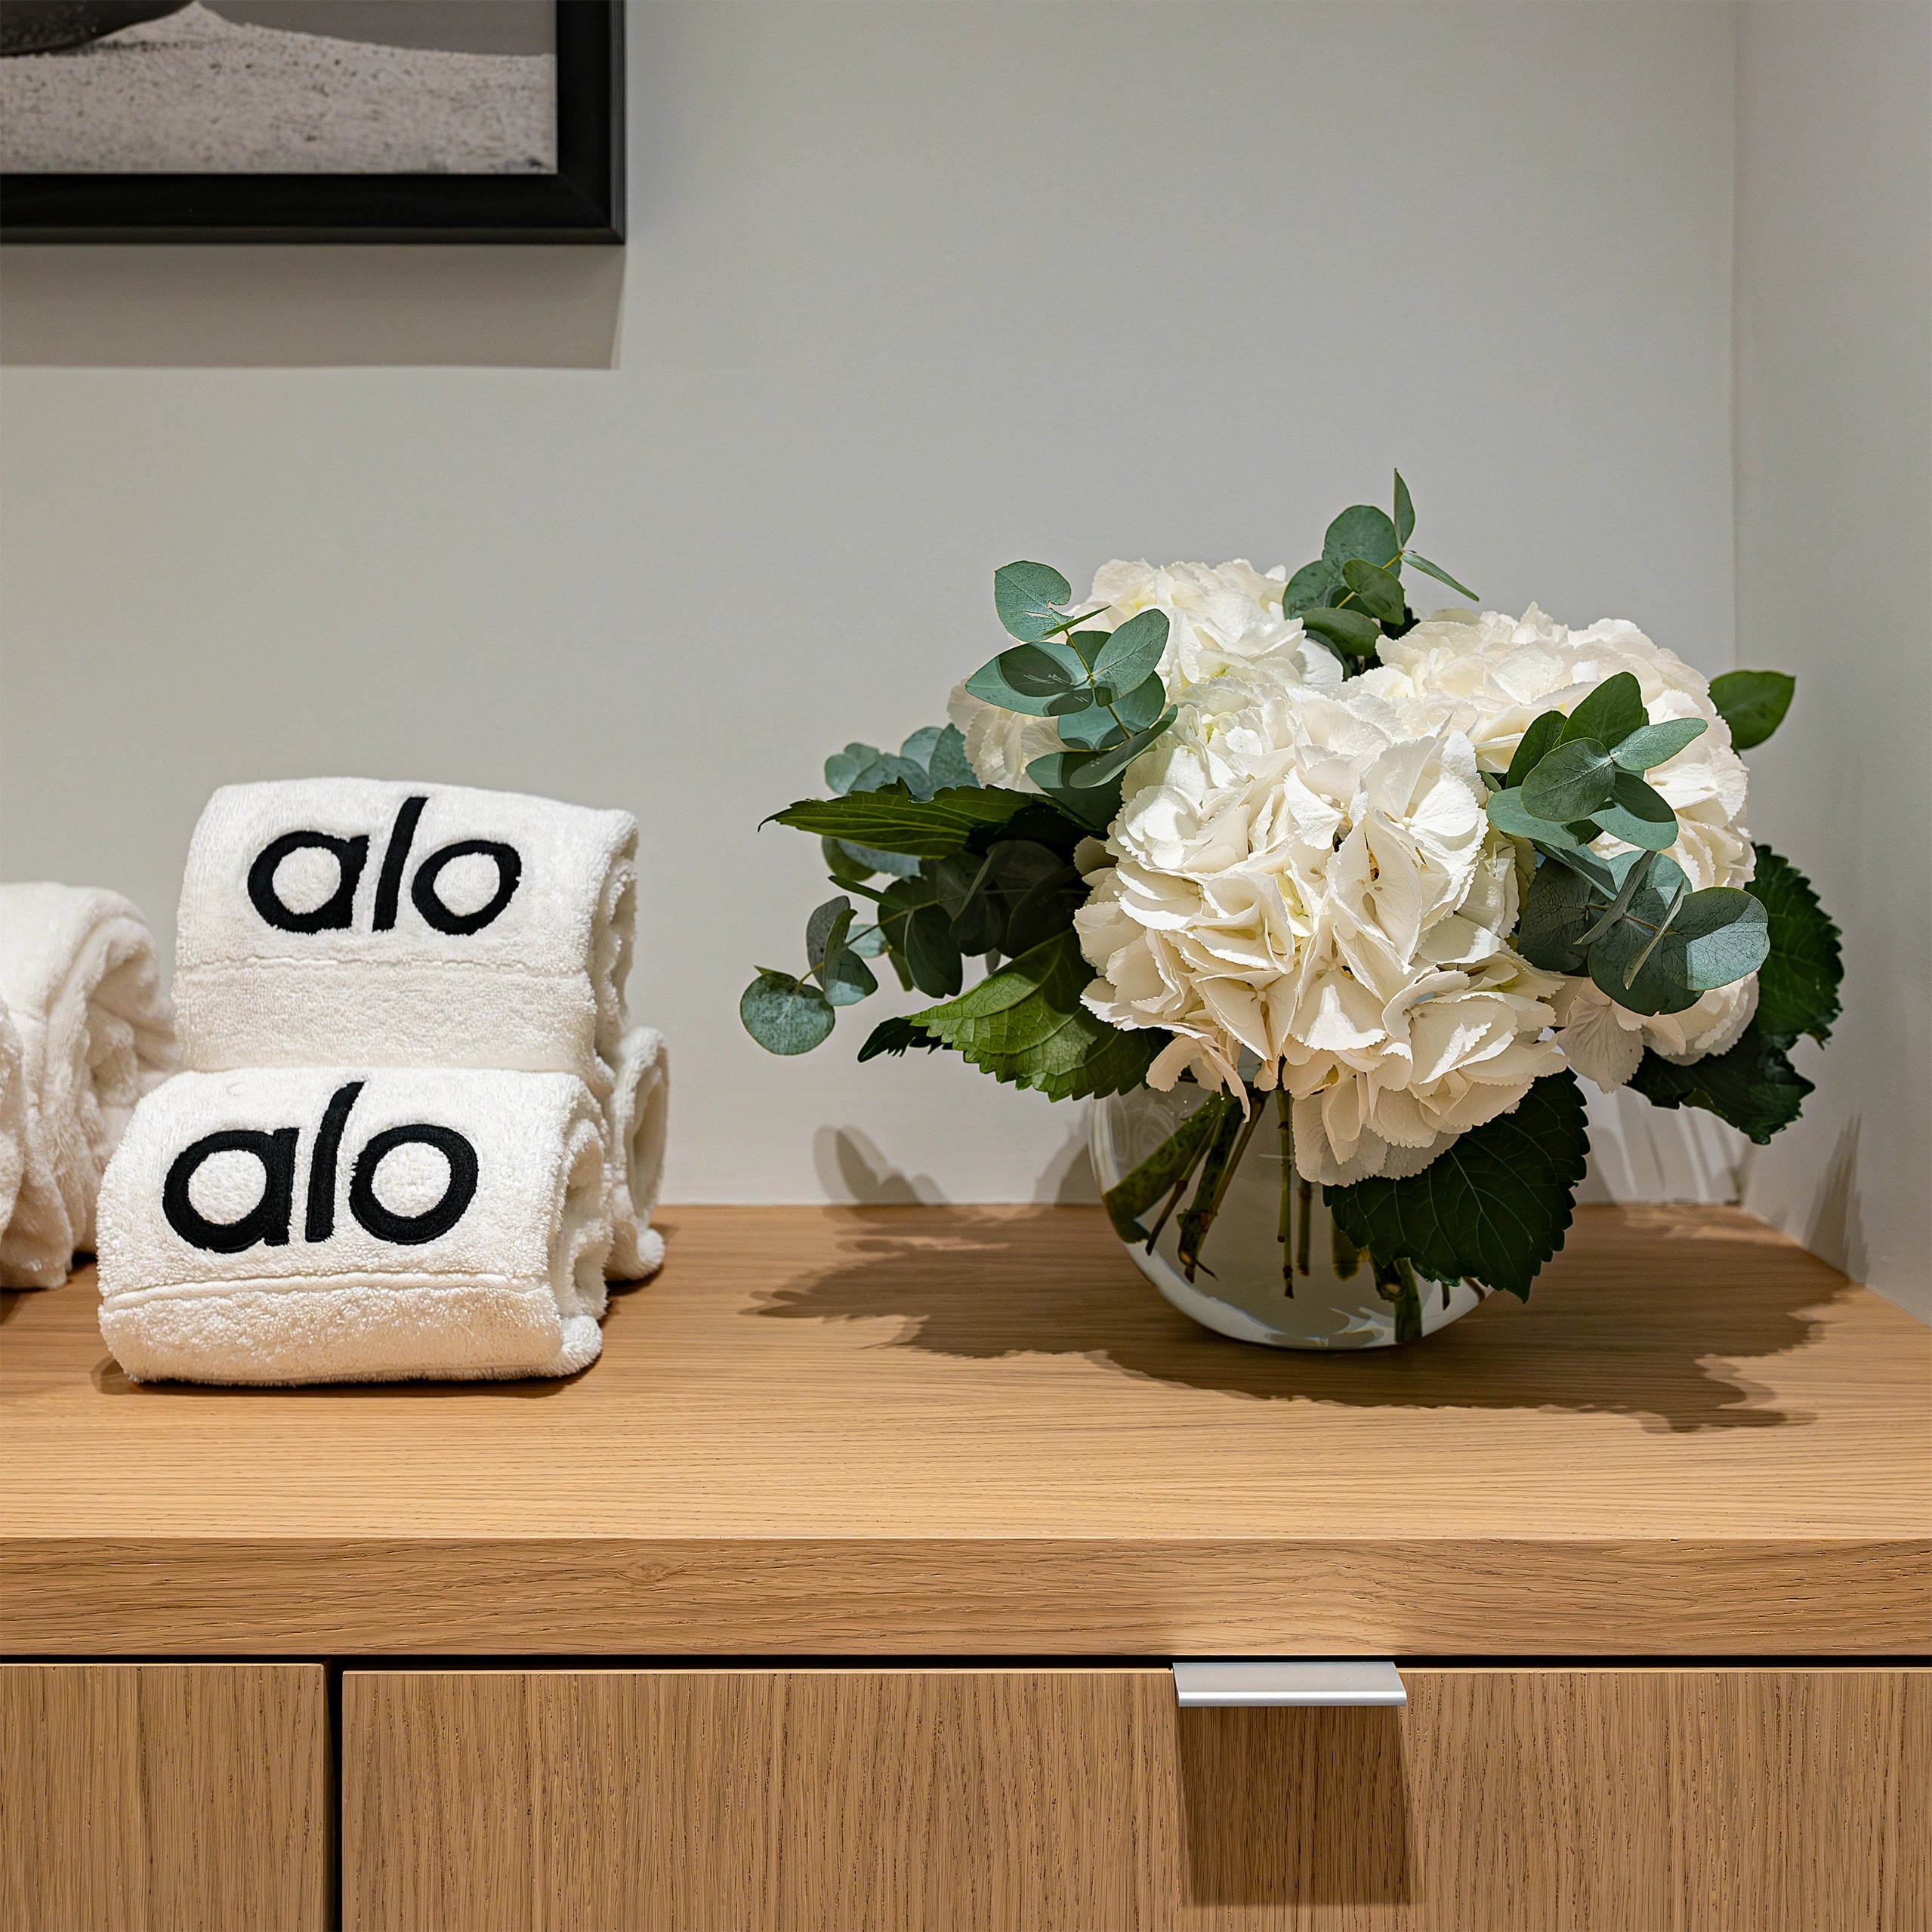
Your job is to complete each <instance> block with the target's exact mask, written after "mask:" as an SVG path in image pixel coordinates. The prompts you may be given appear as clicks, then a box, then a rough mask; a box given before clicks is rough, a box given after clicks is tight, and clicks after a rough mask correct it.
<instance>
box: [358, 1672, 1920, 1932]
mask: <svg viewBox="0 0 1932 1932" xmlns="http://www.w3.org/2000/svg"><path fill="white" fill-rule="evenodd" d="M1403 1676H1404V1679H1405V1681H1406V1684H1407V1687H1408V1690H1409V1700H1410V1701H1409V1707H1408V1708H1407V1709H1406V1710H1403V1711H1394V1710H1331V1711H1313V1710H1190V1711H1181V1710H1179V1709H1177V1707H1176V1704H1175V1700H1174V1689H1173V1684H1172V1680H1171V1677H1170V1675H1169V1674H1168V1672H1167V1671H1165V1669H1156V1668H1086V1669H1082V1668H1074V1669H1052V1668H1048V1669H1014V1670H998V1669H991V1670H980V1669H973V1670H950V1669H946V1668H916V1669H900V1670H891V1669H884V1670H882V1669H854V1670H838V1669H824V1670H784V1669H775V1670H702V1669H693V1670H603V1671H592V1670H561V1671H555V1670H527V1671H520V1670H506V1671H460V1670H457V1671H349V1672H347V1673H345V1674H344V1680H343V1911H344V1925H345V1927H347V1928H348V1932H403V1928H409V1929H410V1932H445V1929H446V1932H496V1928H502V1932H512V1928H514V1932H523V1928H526V1927H530V1928H542V1929H543V1932H575V1928H580V1927H597V1928H620V1927H621V1928H625V1932H754V1928H759V1929H761V1932H762V1929H763V1928H770V1932H820V1929H821V1928H822V1932H901V1929H902V1928H903V1932H942V1929H943V1928H954V1927H956V1928H959V1932H1002V1928H1008V1927H1013V1928H1018V1927H1026V1928H1028V1929H1029V1932H1034V1929H1035V1928H1038V1929H1039V1932H1048V1928H1066V1932H1136V1928H1143V1927H1144V1928H1165V1927H1187V1928H1190V1932H1193V1929H1196V1928H1198V1932H1208V1928H1221V1927H1228V1928H1233V1927H1240V1928H1242V1929H1243V1932H1261V1929H1262V1928H1275V1927H1282V1928H1287V1927H1296V1928H1301V1927H1323V1928H1330V1927H1332V1928H1341V1927H1356V1926H1361V1927H1370V1926H1372V1927H1377V1928H1379V1929H1380V1932H1396V1928H1401V1929H1402V1932H1424V1928H1427V1932H1438V1928H1440V1929H1441V1932H1449V1928H1455V1929H1456V1932H1461V1928H1468V1932H1505V1928H1516V1927H1521V1928H1523V1932H1558V1928H1566V1927H1591V1928H1605V1929H1606V1932H1609V1928H1616V1929H1617V1932H1622V1929H1623V1928H1628V1932H1665V1928H1674V1927H1681V1928H1685V1929H1686V1932H1704V1929H1705V1928H1730V1927H1736V1928H1738V1932H1782V1928H1789V1932H1833V1929H1834V1928H1837V1927H1859V1928H1866V1927H1870V1928H1887V1929H1888V1932H1889V1928H1894V1927H1896V1928H1898V1932H1922V1928H1923V1927H1925V1926H1926V1925H1927V1924H1932V1875H1928V1854H1927V1848H1926V1844H1925V1835H1924V1829H1923V1815H1922V1807H1923V1804H1924V1795H1925V1791H1926V1788H1927V1775H1928V1770H1932V1678H1928V1676H1927V1674H1926V1673H1924V1672H1921V1671H1867V1670H1858V1669H1829V1668H1828V1669H1819V1670H1804V1671H1774V1670H1538V1669H1530V1670H1504V1671H1495V1670H1476V1669H1467V1670H1465V1669H1426V1670H1424V1669H1418V1670H1411V1671H1405V1672H1404V1673H1403Z"/></svg>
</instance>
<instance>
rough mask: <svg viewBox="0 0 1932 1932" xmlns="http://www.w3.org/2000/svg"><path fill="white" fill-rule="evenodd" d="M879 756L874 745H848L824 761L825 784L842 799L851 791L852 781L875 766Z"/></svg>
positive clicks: (877, 749)
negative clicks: (871, 766)
mask: <svg viewBox="0 0 1932 1932" xmlns="http://www.w3.org/2000/svg"><path fill="white" fill-rule="evenodd" d="M880 757H881V753H880V751H879V748H878V746H877V745H860V744H858V743H856V742H855V743H853V744H850V745H847V746H846V748H844V751H842V752H833V753H832V756H831V757H830V758H828V759H826V761H825V782H826V784H828V785H830V786H831V787H832V789H833V791H835V792H837V793H838V794H839V795H840V796H841V798H842V797H843V796H844V795H845V794H846V793H847V792H850V790H851V789H852V781H853V779H855V778H856V777H857V776H859V774H860V773H861V772H862V771H863V770H865V769H866V767H867V766H868V765H870V764H877V763H878V761H879V758H880Z"/></svg>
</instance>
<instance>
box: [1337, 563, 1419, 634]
mask: <svg viewBox="0 0 1932 1932" xmlns="http://www.w3.org/2000/svg"><path fill="white" fill-rule="evenodd" d="M1341 574H1342V576H1343V578H1344V580H1345V581H1346V582H1347V585H1348V588H1349V589H1350V591H1353V593H1354V596H1355V601H1356V603H1358V604H1359V605H1360V606H1361V607H1362V608H1363V610H1366V612H1367V613H1369V616H1371V617H1375V618H1379V619H1381V621H1382V622H1384V624H1400V622H1402V613H1403V610H1405V609H1406V605H1405V604H1404V603H1403V595H1402V579H1400V577H1399V576H1396V575H1395V574H1394V573H1393V572H1391V571H1388V570H1384V569H1382V567H1381V566H1380V565H1379V564H1375V563H1364V562H1363V560H1362V559H1361V558H1360V557H1350V559H1349V560H1348V561H1347V563H1344V565H1343V566H1341Z"/></svg>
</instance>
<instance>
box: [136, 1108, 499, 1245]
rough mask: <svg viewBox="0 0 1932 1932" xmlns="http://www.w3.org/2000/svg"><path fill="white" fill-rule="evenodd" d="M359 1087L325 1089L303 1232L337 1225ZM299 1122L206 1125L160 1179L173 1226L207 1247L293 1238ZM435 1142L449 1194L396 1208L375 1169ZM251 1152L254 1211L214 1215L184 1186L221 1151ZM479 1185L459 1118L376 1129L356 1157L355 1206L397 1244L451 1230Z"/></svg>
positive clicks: (315, 1233) (319, 1234) (321, 1235)
mask: <svg viewBox="0 0 1932 1932" xmlns="http://www.w3.org/2000/svg"><path fill="white" fill-rule="evenodd" d="M361 1091H363V1082H361V1081H360V1080H351V1081H350V1082H348V1083H347V1085H345V1086H341V1087H338V1088H336V1090H335V1092H334V1093H332V1094H330V1095H329V1104H328V1106H326V1107H324V1108H323V1112H322V1119H321V1121H320V1122H319V1124H318V1125H317V1126H316V1134H315V1149H314V1151H313V1153H311V1154H310V1157H309V1184H308V1193H307V1201H306V1204H305V1205H306V1210H307V1211H306V1212H305V1213H304V1216H303V1221H302V1239H304V1241H326V1240H327V1239H329V1236H331V1235H332V1234H333V1233H335V1184H336V1169H337V1165H338V1159H339V1156H340V1155H341V1150H342V1132H343V1129H344V1128H346V1127H347V1125H348V1124H349V1110H350V1108H351V1107H353V1106H354V1105H355V1104H356V1095H357V1094H360V1093H361ZM300 1139H301V1129H300V1128H295V1127H277V1128H253V1127H227V1128H223V1129H222V1130H221V1132H219V1133H218V1134H204V1135H203V1136H202V1138H201V1139H200V1140H197V1141H196V1142H195V1143H193V1146H192V1147H184V1148H183V1149H182V1150H181V1153H178V1154H177V1155H176V1156H174V1162H173V1164H172V1165H171V1166H170V1167H169V1168H168V1177H167V1179H166V1180H165V1181H164V1182H163V1183H162V1188H161V1211H162V1213H163V1214H165V1215H166V1216H167V1218H168V1226H169V1227H171V1228H172V1229H173V1230H174V1232H175V1233H177V1234H178V1235H179V1236H181V1239H183V1240H184V1241H185V1242H187V1243H188V1244H189V1245H190V1247H194V1248H203V1249H205V1250H206V1251H208V1253H209V1254H211V1255H239V1254H241V1253H242V1251H244V1250H245V1249H247V1248H252V1247H254V1246H255V1244H256V1242H261V1245H263V1246H264V1248H285V1247H286V1246H287V1245H289V1220H290V1218H291V1216H292V1214H293V1213H294V1211H295V1151H296V1143H298V1140H300ZM411 1145H418V1146H421V1147H434V1149H435V1150H436V1151H437V1153H440V1155H441V1156H443V1159H444V1160H446V1162H448V1163H449V1180H448V1181H447V1182H446V1184H445V1185H444V1187H443V1198H442V1199H440V1201H437V1202H436V1203H435V1204H434V1205H433V1206H431V1207H428V1208H424V1210H423V1211H421V1213H420V1214H397V1212H395V1211H394V1210H393V1208H387V1207H385V1206H384V1205H383V1203H382V1201H381V1198H380V1197H379V1196H378V1194H377V1193H376V1191H375V1177H376V1174H377V1171H378V1169H379V1168H381V1165H382V1163H383V1162H384V1160H385V1159H387V1158H388V1156H390V1155H391V1154H393V1153H395V1151H396V1150H397V1148H399V1147H409V1146H411ZM227 1153H236V1154H252V1155H253V1156H255V1159H257V1160H258V1161H259V1162H261V1171H262V1188H261V1199H258V1201H257V1202H255V1205H254V1206H253V1207H252V1208H249V1210H248V1212H247V1213H246V1214H242V1215H241V1216H239V1218H236V1220H234V1221H210V1220H209V1219H208V1217H207V1216H206V1215H205V1214H203V1213H202V1211H201V1210H200V1209H199V1208H197V1207H196V1205H195V1204H194V1202H193V1201H192V1200H191V1199H190V1198H189V1195H188V1190H189V1187H190V1185H191V1184H192V1183H193V1180H194V1177H195V1176H196V1174H197V1173H198V1172H199V1171H200V1168H201V1165H202V1162H204V1161H205V1160H208V1159H211V1158H212V1157H213V1156H215V1155H216V1154H227ZM476 1192H477V1150H476V1149H475V1148H474V1147H473V1146H472V1145H471V1143H470V1142H469V1141H468V1140H467V1139H465V1138H464V1136H463V1135H461V1134H458V1132H457V1131H456V1130H455V1128H453V1127H438V1126H437V1125H434V1123H432V1122H428V1121H418V1122H412V1124H411V1125H408V1126H406V1127H385V1128H383V1129H382V1131H381V1132H380V1133H378V1134H371V1135H370V1136H369V1140H368V1142H367V1143H366V1145H365V1146H364V1147H363V1150H362V1152H361V1153H360V1154H358V1155H357V1156H356V1165H355V1168H354V1171H353V1173H352V1174H350V1178H349V1211H350V1214H353V1215H354V1216H355V1218H356V1220H357V1221H359V1222H360V1224H362V1226H363V1227H364V1228H365V1229H366V1230H368V1232H369V1233H371V1234H372V1235H374V1236H375V1238H376V1239H377V1240H378V1241H388V1242H393V1243H395V1245H397V1246H398V1247H401V1248H420V1247H421V1246H422V1245H423V1244H424V1242H430V1241H434V1240H436V1239H438V1238H439V1237H440V1236H443V1235H446V1234H447V1233H449V1230H451V1229H452V1227H455V1225H456V1224H457V1223H458V1221H461V1219H462V1218H463V1217H464V1214H466V1213H468V1211H469V1206H470V1203H471V1201H473V1200H474V1199H475V1198H476Z"/></svg>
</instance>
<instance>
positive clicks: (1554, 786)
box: [1498, 738, 1641, 825]
mask: <svg viewBox="0 0 1932 1932" xmlns="http://www.w3.org/2000/svg"><path fill="white" fill-rule="evenodd" d="M1616 777H1617V768H1616V764H1615V762H1614V761H1613V760H1612V758H1611V757H1610V755H1609V752H1607V751H1606V749H1605V748H1603V745H1600V744H1599V743H1598V742H1597V740H1596V739H1594V738H1576V739H1571V740H1570V741H1569V742H1568V743H1567V744H1560V745H1557V748H1556V749H1555V750H1554V752H1551V753H1549V755H1548V756H1547V757H1545V758H1544V759H1543V760H1542V762H1541V763H1540V764H1539V765H1538V766H1537V767H1536V769H1535V770H1534V771H1532V773H1530V774H1529V776H1528V777H1527V778H1526V779H1524V780H1523V809H1524V810H1526V811H1528V812H1529V813H1532V814H1533V815H1534V816H1536V817H1537V818H1539V819H1554V820H1555V821H1556V822H1557V823H1558V824H1560V825H1567V824H1569V822H1572V820H1574V819H1587V818H1589V817H1591V816H1593V815H1594V813H1595V812H1596V810H1597V807H1598V806H1600V805H1604V804H1608V803H1609V799H1610V795H1611V791H1612V788H1613V786H1614V785H1615V784H1616ZM1640 782H1641V781H1640ZM1498 796H1501V797H1507V796H1508V794H1507V793H1501V794H1498Z"/></svg>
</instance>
